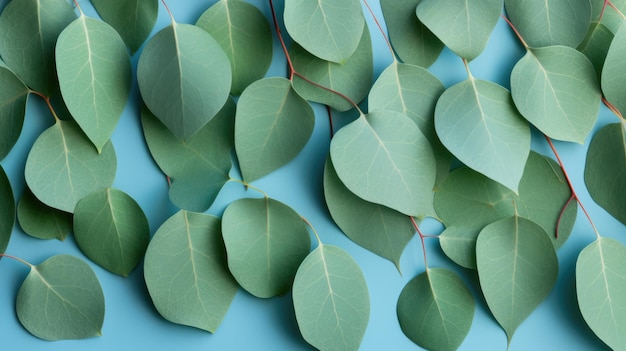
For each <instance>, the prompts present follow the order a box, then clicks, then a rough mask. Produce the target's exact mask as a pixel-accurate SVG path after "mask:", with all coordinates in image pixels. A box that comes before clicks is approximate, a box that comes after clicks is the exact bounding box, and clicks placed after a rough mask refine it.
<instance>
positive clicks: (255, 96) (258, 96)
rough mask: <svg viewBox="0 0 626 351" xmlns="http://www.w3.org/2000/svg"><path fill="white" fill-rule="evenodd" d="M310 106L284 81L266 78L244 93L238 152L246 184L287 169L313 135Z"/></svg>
mask: <svg viewBox="0 0 626 351" xmlns="http://www.w3.org/2000/svg"><path fill="white" fill-rule="evenodd" d="M314 124H315V115H314V113H313V109H312V108H311V105H309V103H308V102H307V101H306V100H304V99H303V98H302V97H300V95H298V94H297V93H296V92H295V91H294V90H293V88H292V87H291V83H290V82H289V81H288V80H287V79H284V78H265V79H262V80H259V81H256V82H254V83H253V84H251V85H250V86H249V87H248V88H246V90H245V91H244V92H243V94H241V97H240V98H239V102H238V104H237V115H236V117H235V150H236V151H237V158H238V159H239V165H240V167H241V173H242V174H243V179H244V181H246V182H251V181H253V180H256V179H259V178H261V177H263V176H265V175H267V174H269V173H271V172H273V171H274V170H276V169H278V168H280V167H282V166H284V165H285V164H287V163H288V162H289V161H291V160H292V159H293V158H294V157H296V155H298V154H299V153H300V151H301V150H302V148H303V147H304V145H305V144H306V142H307V141H308V140H309V138H310V136H311V133H312V132H313V126H314Z"/></svg>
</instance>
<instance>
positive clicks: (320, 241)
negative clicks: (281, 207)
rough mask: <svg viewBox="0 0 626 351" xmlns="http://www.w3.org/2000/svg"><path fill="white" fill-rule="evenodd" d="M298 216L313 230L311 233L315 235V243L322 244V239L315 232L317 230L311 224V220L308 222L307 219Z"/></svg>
mask: <svg viewBox="0 0 626 351" xmlns="http://www.w3.org/2000/svg"><path fill="white" fill-rule="evenodd" d="M300 218H302V221H304V223H305V224H306V225H307V226H308V227H309V228H311V231H312V232H313V235H315V239H316V240H317V245H318V246H319V245H322V239H320V236H319V234H317V230H315V227H314V226H313V224H311V222H309V220H308V219H306V218H304V217H302V216H300Z"/></svg>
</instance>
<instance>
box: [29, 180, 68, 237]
mask: <svg viewBox="0 0 626 351" xmlns="http://www.w3.org/2000/svg"><path fill="white" fill-rule="evenodd" d="M17 220H18V222H19V224H20V227H21V228H22V230H23V231H24V232H25V233H26V234H28V235H30V236H32V237H35V238H39V239H45V240H48V239H58V240H64V239H65V237H66V236H67V234H69V232H70V231H72V215H71V214H69V213H67V212H63V211H61V210H57V209H56V208H52V207H50V206H48V205H46V204H44V203H42V202H41V201H39V199H37V198H36V197H35V195H33V193H32V192H31V191H30V189H28V187H27V188H26V189H25V190H24V193H22V197H21V198H20V201H19V202H18V204H17Z"/></svg>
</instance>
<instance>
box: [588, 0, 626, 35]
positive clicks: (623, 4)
mask: <svg viewBox="0 0 626 351" xmlns="http://www.w3.org/2000/svg"><path fill="white" fill-rule="evenodd" d="M613 6H615V8H616V9H617V11H615V10H614V9H613V8H612V7H613ZM605 7H606V9H605V10H604V12H603V11H602V10H603V9H604V8H605ZM591 11H592V15H591V20H592V21H598V22H599V21H600V20H602V23H603V24H604V25H605V26H606V27H607V28H608V29H609V30H610V31H611V32H612V33H617V31H618V30H619V27H620V26H621V25H622V23H624V17H623V16H622V14H624V13H626V1H625V0H611V5H609V4H608V3H607V2H606V1H605V0H591ZM618 11H619V12H618ZM620 12H621V13H620Z"/></svg>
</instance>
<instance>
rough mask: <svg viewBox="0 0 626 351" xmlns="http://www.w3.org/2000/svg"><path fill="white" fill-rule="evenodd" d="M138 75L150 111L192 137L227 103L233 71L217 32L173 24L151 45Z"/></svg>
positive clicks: (181, 134) (183, 135) (182, 134)
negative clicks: (217, 37) (212, 34)
mask: <svg viewBox="0 0 626 351" xmlns="http://www.w3.org/2000/svg"><path fill="white" fill-rule="evenodd" d="M137 80H138V82H139V90H140V91H141V96H142V97H143V100H144V102H145V103H146V106H148V108H149V109H150V111H152V113H154V115H155V116H157V117H158V118H159V119H160V120H161V121H162V122H163V124H165V125H166V126H167V128H168V129H170V130H171V131H172V133H174V135H175V136H176V137H178V138H180V139H188V138H189V137H191V136H192V135H193V134H195V133H196V132H197V131H198V130H199V129H200V128H202V127H203V126H204V125H205V124H207V123H208V122H209V121H210V120H211V119H212V118H213V117H214V116H215V115H216V114H217V113H218V111H219V110H220V109H221V108H222V106H224V104H225V103H226V100H227V99H228V94H229V92H230V87H231V82H232V74H231V68H230V62H229V61H228V56H226V54H225V53H224V51H223V50H222V48H221V47H220V45H219V44H218V43H217V41H215V39H213V37H211V36H210V35H209V34H208V33H207V32H206V31H204V30H202V29H200V28H198V27H196V26H193V25H189V24H178V23H173V24H172V25H171V26H168V27H166V28H164V29H162V30H160V31H159V32H158V33H157V34H155V35H154V36H153V37H152V38H151V39H150V41H148V43H147V44H146V46H145V48H144V49H143V52H142V53H141V57H140V58H139V62H138V63H137Z"/></svg>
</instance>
